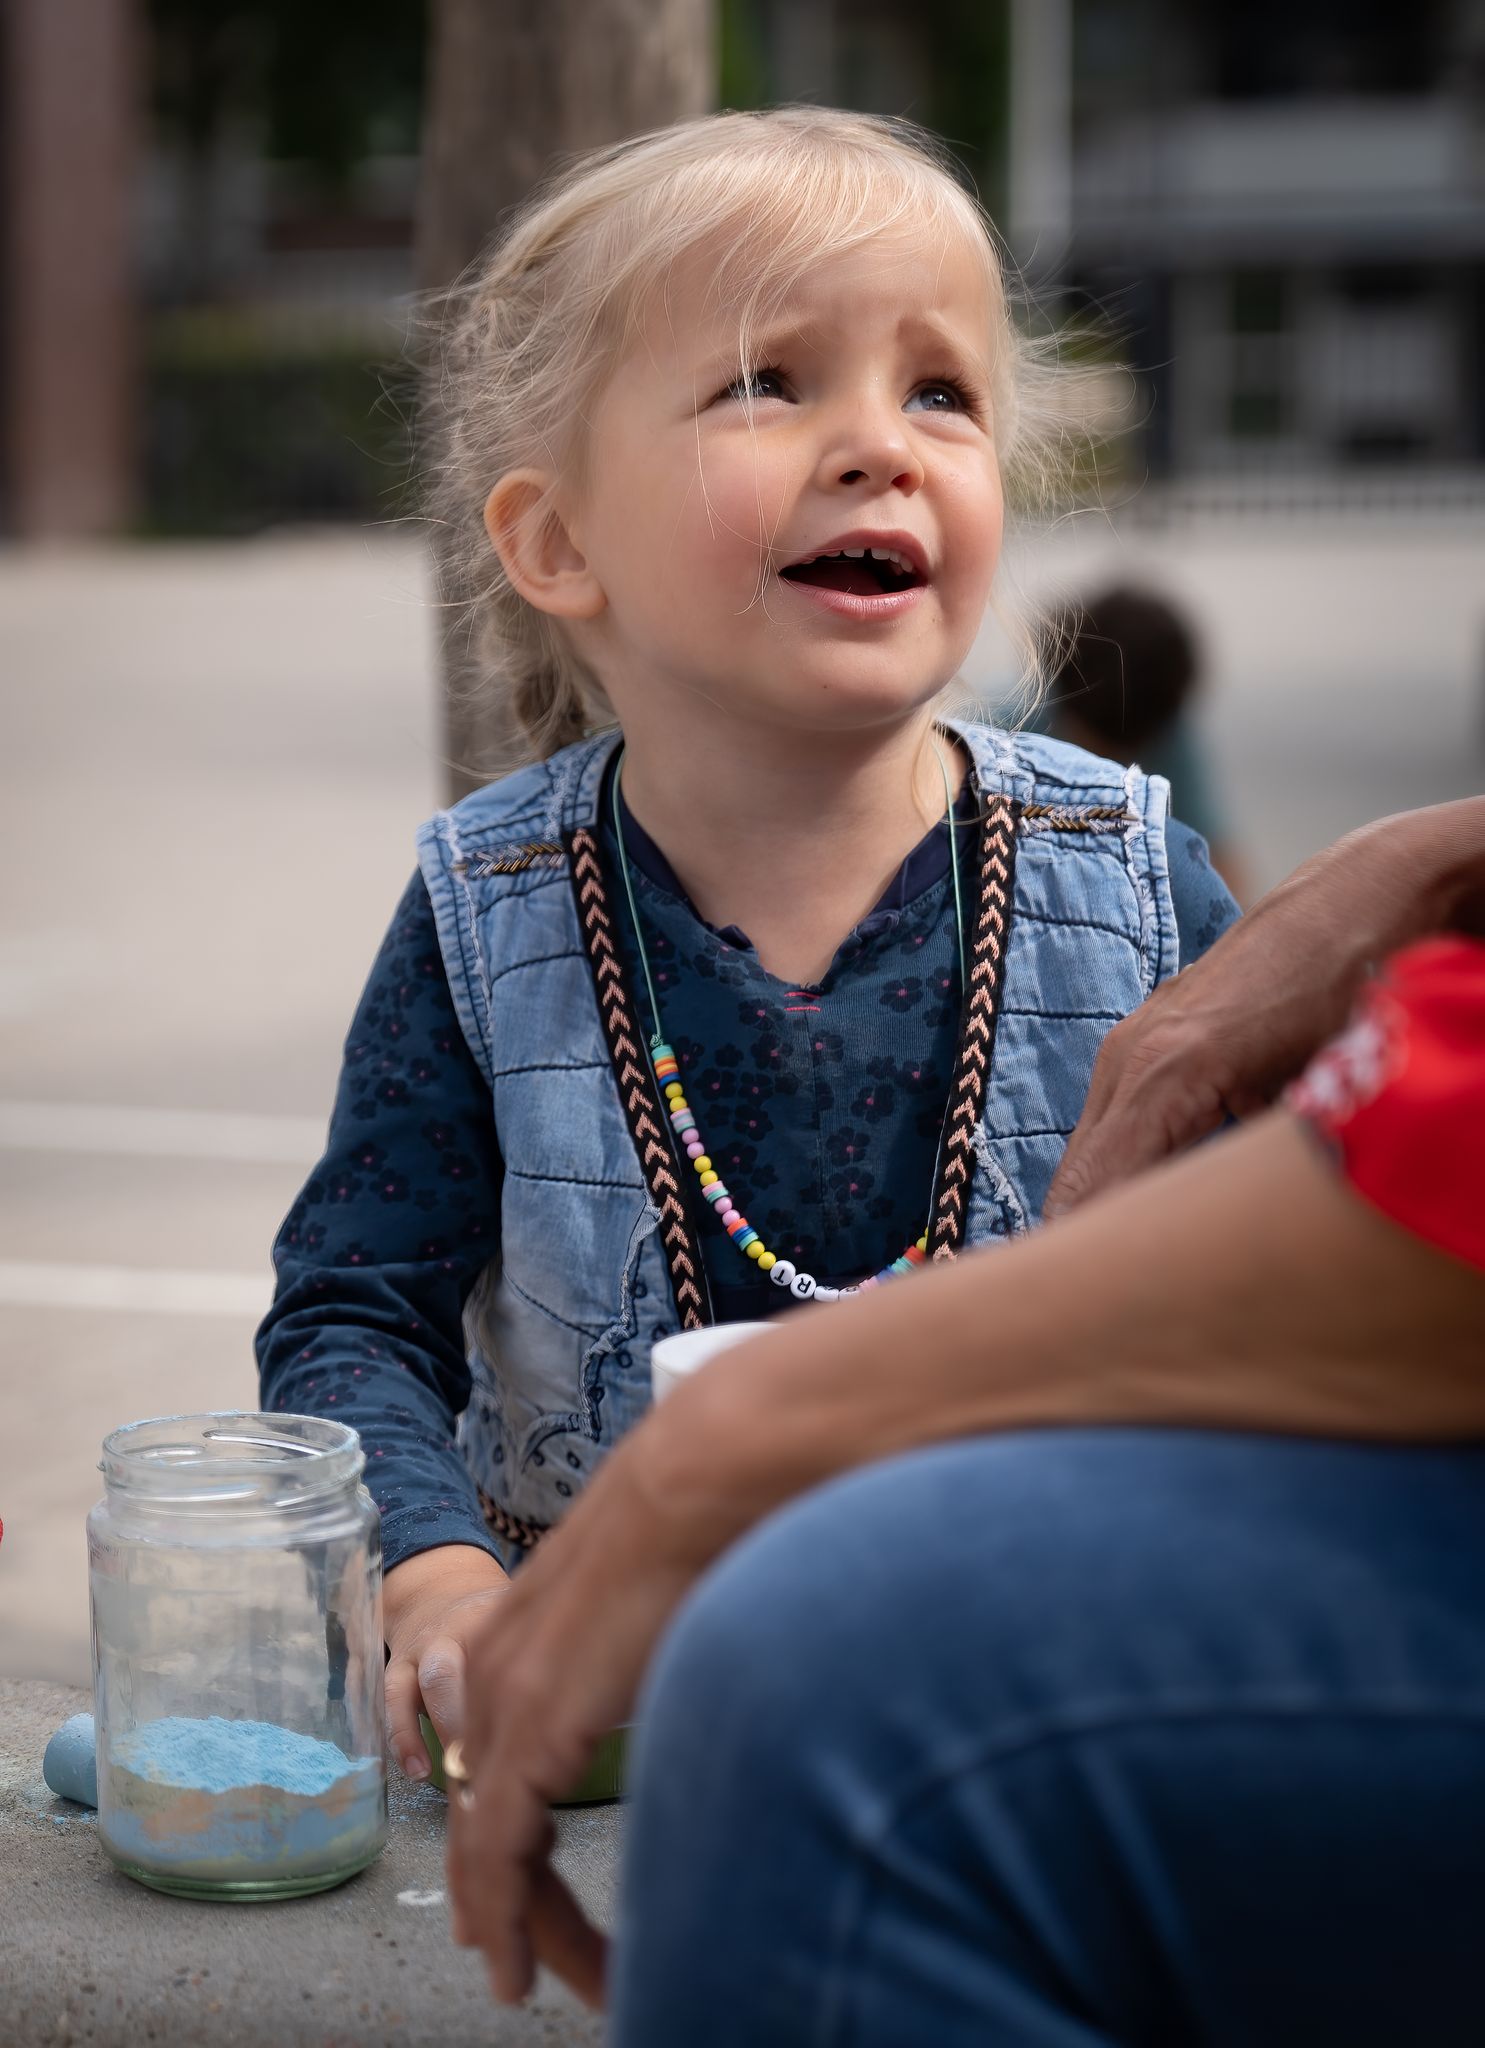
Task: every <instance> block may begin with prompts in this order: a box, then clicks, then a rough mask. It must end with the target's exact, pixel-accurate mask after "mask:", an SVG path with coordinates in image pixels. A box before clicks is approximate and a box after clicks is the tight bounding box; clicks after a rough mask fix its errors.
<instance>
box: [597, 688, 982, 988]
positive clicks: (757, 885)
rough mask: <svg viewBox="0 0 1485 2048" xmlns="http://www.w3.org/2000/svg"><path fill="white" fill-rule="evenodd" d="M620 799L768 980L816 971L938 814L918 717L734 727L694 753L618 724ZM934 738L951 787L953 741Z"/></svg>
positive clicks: (930, 749)
mask: <svg viewBox="0 0 1485 2048" xmlns="http://www.w3.org/2000/svg"><path fill="white" fill-rule="evenodd" d="M625 744H626V751H625V756H624V800H625V802H626V804H627V805H628V806H629V808H630V809H631V810H632V811H633V813H634V816H635V817H636V818H637V819H638V821H639V823H640V824H641V825H643V826H644V828H645V830H646V832H648V833H649V835H650V837H651V838H652V839H653V840H654V841H655V843H656V845H657V846H659V847H660V848H661V850H662V851H663V852H664V854H665V857H666V859H667V860H668V861H669V862H670V864H671V866H672V867H673V868H674V869H675V872H676V875H677V876H678V878H679V880H680V881H681V883H682V885H683V887H684V888H685V890H686V893H687V895H688V896H689V897H690V899H691V901H692V903H693V904H695V906H696V908H697V910H698V911H699V912H700V914H701V916H702V917H704V918H705V919H706V921H707V923H708V924H713V925H728V924H735V925H738V926H740V927H741V928H742V930H743V931H745V932H746V933H747V935H748V937H749V938H750V939H751V940H752V942H753V945H754V947H755V949H756V950H757V954H758V958H759V960H760V961H761V962H762V964H763V966H764V967H766V968H767V970H768V972H769V973H770V974H773V975H775V976H777V977H778V979H779V980H780V981H793V982H797V983H799V984H800V985H801V986H807V985H809V984H811V983H814V982H818V981H820V980H821V979H822V978H823V976H824V974H825V972H826V970H827V969H828V968H829V966H830V963H831V961H832V960H833V959H834V957H835V952H836V949H837V947H838V946H839V945H840V942H841V940H842V939H843V938H844V937H845V936H846V934H847V933H848V932H849V931H850V930H851V928H852V926H853V925H857V924H859V923H860V922H861V920H862V918H863V917H865V916H866V915H867V913H868V912H869V911H870V910H872V909H873V908H874V906H875V905H876V904H877V902H878V901H879V900H880V898H881V895H882V892H883V890H884V889H885V888H886V886H887V884H888V883H889V882H890V881H891V879H892V877H893V875H895V874H896V872H897V870H898V868H899V867H900V866H901V865H902V862H903V861H904V859H905V858H906V857H907V855H908V854H909V853H910V852H911V851H912V849H913V847H914V846H916V845H917V843H918V841H919V840H920V839H921V838H922V837H923V835H924V833H925V832H927V831H928V829H929V828H930V826H932V825H933V823H934V822H935V820H936V819H938V818H941V817H942V816H943V813H944V783H943V775H942V773H941V771H940V768H939V764H938V759H937V758H936V756H935V751H934V745H935V742H934V741H933V739H932V737H931V726H930V721H929V719H928V718H927V716H926V715H925V716H923V717H920V718H918V719H915V720H914V721H913V723H912V725H911V726H909V727H905V728H903V729H902V730H900V731H898V732H895V733H892V734H889V735H887V736H886V737H883V736H882V735H880V734H872V735H864V734H863V735H847V736H845V737H840V736H834V735H832V736H825V735H819V736H816V735H810V734H802V735H780V734H778V733H776V732H775V733H770V732H767V731H762V732H751V731H750V732H745V733H741V734H738V735H737V736H736V739H735V742H734V743H731V744H729V745H728V747H727V748H725V749H722V748H708V749H706V750H705V752H704V753H702V754H698V756H697V757H696V758H697V760H698V761H704V763H705V766H704V767H701V766H698V767H697V769H696V771H695V772H694V773H690V772H688V769H687V766H686V765H685V764H677V762H676V761H675V759H674V756H673V753H672V751H671V747H669V746H665V745H663V743H659V744H654V745H651V744H648V743H647V735H645V734H644V733H639V734H636V733H634V732H633V731H632V730H627V731H626V735H625ZM936 744H937V750H938V753H939V754H941V755H942V757H943V760H944V763H945V765H946V766H947V768H948V771H949V788H950V790H951V791H952V792H953V793H954V794H955V795H956V796H957V795H958V793H959V788H960V785H961V784H962V782H963V779H964V760H963V756H962V753H961V751H960V749H959V748H958V747H957V746H955V745H954V744H953V743H952V742H950V741H948V740H946V739H944V738H943V737H942V736H939V738H938V739H937V742H936Z"/></svg>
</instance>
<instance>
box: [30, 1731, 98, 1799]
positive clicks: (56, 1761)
mask: <svg viewBox="0 0 1485 2048" xmlns="http://www.w3.org/2000/svg"><path fill="white" fill-rule="evenodd" d="M41 1775H42V1777H43V1778H45V1780H46V1782H47V1783H48V1785H50V1786H51V1788H52V1790H53V1791H54V1792H55V1793H56V1794H57V1796H58V1798H59V1799H75V1800H76V1801H77V1803H78V1805H79V1806H96V1805H97V1804H98V1742H97V1735H96V1732H95V1730H94V1727H93V1717H92V1715H91V1714H74V1715H73V1717H72V1719H71V1720H70V1721H64V1722H63V1723H62V1725H61V1727H60V1728H59V1729H58V1730H57V1732H56V1734H55V1735H54V1736H53V1737H52V1739H51V1741H50V1742H49V1743H48V1744H47V1746H46V1754H45V1756H43V1758H42V1759H41Z"/></svg>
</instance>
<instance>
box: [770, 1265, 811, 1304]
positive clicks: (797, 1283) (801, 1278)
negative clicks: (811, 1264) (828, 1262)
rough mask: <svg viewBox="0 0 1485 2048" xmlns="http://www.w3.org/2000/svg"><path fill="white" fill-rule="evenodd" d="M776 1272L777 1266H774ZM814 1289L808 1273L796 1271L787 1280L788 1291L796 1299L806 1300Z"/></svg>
mask: <svg viewBox="0 0 1485 2048" xmlns="http://www.w3.org/2000/svg"><path fill="white" fill-rule="evenodd" d="M774 1271H775V1272H777V1271H778V1268H777V1267H775V1268H774ZM814 1291H815V1283H814V1281H813V1279H812V1278H811V1277H810V1275H809V1274H808V1273H796V1274H795V1275H794V1278H793V1279H792V1280H791V1281H790V1282H789V1292H790V1293H791V1294H792V1295H793V1297H794V1299H795V1300H796V1301H808V1300H809V1298H810V1296H811V1295H812V1294H813V1293H814Z"/></svg>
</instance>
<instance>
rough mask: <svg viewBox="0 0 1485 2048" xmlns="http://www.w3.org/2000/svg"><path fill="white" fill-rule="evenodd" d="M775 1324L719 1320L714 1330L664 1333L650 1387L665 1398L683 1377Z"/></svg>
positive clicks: (652, 1363) (655, 1352) (654, 1353)
mask: <svg viewBox="0 0 1485 2048" xmlns="http://www.w3.org/2000/svg"><path fill="white" fill-rule="evenodd" d="M775 1328H777V1325H776V1324H774V1323H720V1324H718V1326H717V1327H716V1328H715V1329H711V1330H682V1331H681V1333H680V1335H679V1336H678V1337H662V1338H661V1339H660V1342H659V1343H658V1344H657V1345H656V1346H655V1347H654V1349H653V1350H652V1351H651V1353H650V1390H651V1392H652V1393H653V1395H654V1398H655V1399H656V1400H657V1401H663V1400H664V1399H665V1396H666V1395H667V1394H673V1393H674V1392H675V1390H676V1388H677V1387H678V1386H679V1385H680V1384H681V1382H682V1380H687V1379H689V1378H690V1377H691V1375H692V1373H693V1372H699V1371H700V1370H701V1368H702V1366H704V1365H705V1364H706V1363H707V1361H708V1360H709V1359H713V1358H715V1357H716V1356H717V1354H718V1353H719V1352H722V1351H728V1350H730V1349H731V1348H732V1346H733V1345H734V1344H745V1343H746V1342H747V1340H748V1339H749V1337H761V1336H762V1335H763V1333H764V1331H765V1330H772V1329H775Z"/></svg>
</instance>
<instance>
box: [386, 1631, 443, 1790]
mask: <svg viewBox="0 0 1485 2048" xmlns="http://www.w3.org/2000/svg"><path fill="white" fill-rule="evenodd" d="M386 1686H387V1741H388V1743H389V1744H390V1745H391V1749H392V1754H393V1755H394V1756H395V1757H396V1759H397V1761H398V1763H399V1764H401V1766H402V1768H403V1770H404V1771H406V1773H407V1775H408V1776H409V1777H410V1778H426V1777H427V1776H428V1774H429V1772H430V1771H431V1770H432V1768H433V1765H432V1763H431V1761H430V1760H429V1756H428V1751H427V1749H426V1748H425V1746H424V1743H423V1737H422V1732H421V1730H420V1729H419V1727H418V1707H419V1705H420V1703H421V1695H420V1694H419V1691H418V1668H417V1666H416V1665H415V1664H414V1663H412V1662H411V1661H410V1660H409V1659H408V1658H406V1657H394V1658H393V1659H392V1662H391V1663H390V1664H389V1665H388V1666H387V1678H386Z"/></svg>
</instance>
